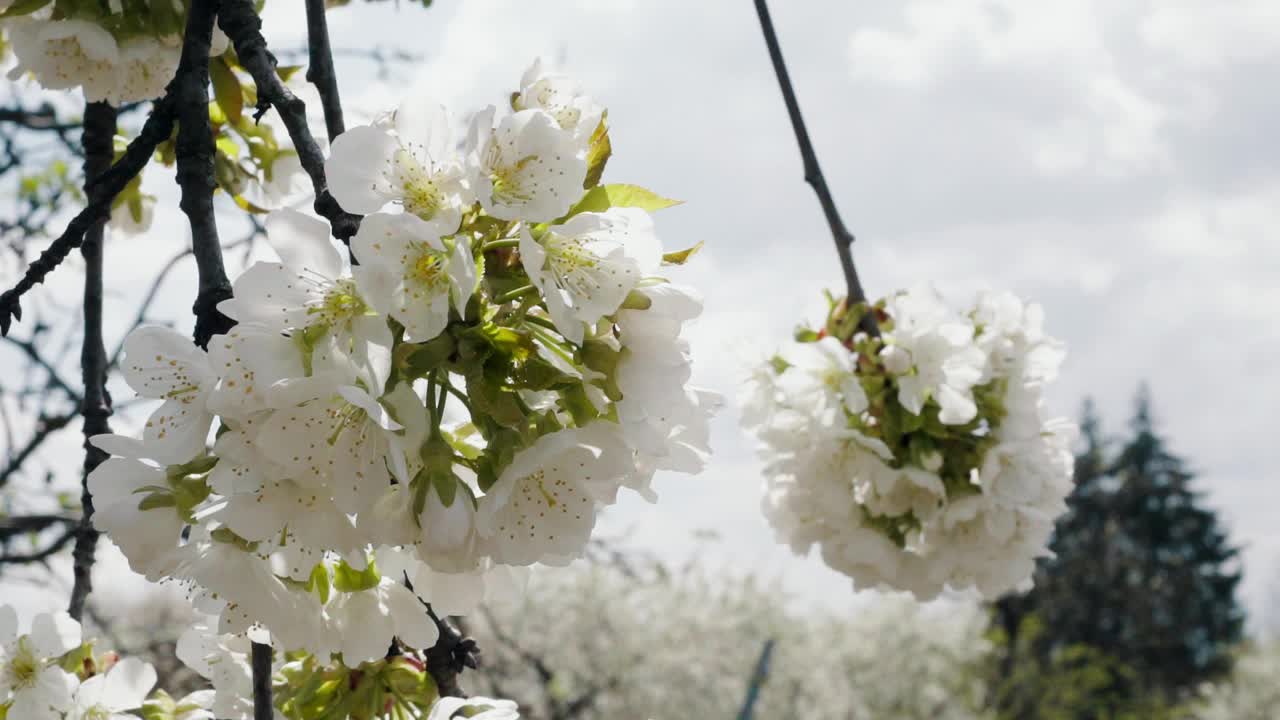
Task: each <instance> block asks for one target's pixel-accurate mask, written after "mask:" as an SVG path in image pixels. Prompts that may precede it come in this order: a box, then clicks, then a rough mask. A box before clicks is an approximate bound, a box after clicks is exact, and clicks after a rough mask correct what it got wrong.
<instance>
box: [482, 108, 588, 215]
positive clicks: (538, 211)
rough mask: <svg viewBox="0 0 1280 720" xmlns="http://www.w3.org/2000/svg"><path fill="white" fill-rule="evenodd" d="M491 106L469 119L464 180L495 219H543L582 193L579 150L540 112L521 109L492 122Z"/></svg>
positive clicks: (582, 166) (584, 168) (561, 212)
mask: <svg viewBox="0 0 1280 720" xmlns="http://www.w3.org/2000/svg"><path fill="white" fill-rule="evenodd" d="M492 122H493V109H492V108H489V109H488V110H486V111H484V112H481V113H478V114H477V116H476V118H475V119H474V120H473V124H472V129H471V133H470V138H469V142H468V150H469V153H468V154H469V182H470V184H471V189H472V190H473V191H474V192H475V193H476V197H477V199H478V200H479V201H480V205H481V206H482V207H483V208H484V209H485V212H487V213H489V214H490V215H492V216H494V217H496V218H498V219H500V220H524V221H526V222H535V223H536V222H548V221H551V220H554V219H556V218H558V217H560V216H561V215H564V214H565V213H566V212H568V210H569V207H570V206H572V205H573V203H574V202H575V201H576V200H577V199H578V198H580V197H582V183H583V180H584V179H585V178H586V175H587V161H586V154H585V152H584V149H583V148H581V147H579V145H578V143H577V141H576V140H575V139H574V136H573V133H570V132H566V131H565V130H563V129H561V127H560V124H559V123H558V122H557V121H556V119H555V118H554V117H553V116H552V115H550V114H549V113H547V112H545V111H543V110H521V111H519V112H516V113H512V114H510V115H507V116H505V117H503V118H502V119H501V120H499V121H498V125H497V127H494V126H493V125H492Z"/></svg>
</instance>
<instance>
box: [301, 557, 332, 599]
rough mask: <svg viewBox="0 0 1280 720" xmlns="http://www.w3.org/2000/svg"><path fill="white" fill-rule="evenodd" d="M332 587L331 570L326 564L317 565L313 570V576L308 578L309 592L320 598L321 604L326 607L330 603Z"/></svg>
mask: <svg viewBox="0 0 1280 720" xmlns="http://www.w3.org/2000/svg"><path fill="white" fill-rule="evenodd" d="M331 587H332V586H331V584H330V582H329V569H328V568H327V567H325V564H324V563H316V566H315V567H313V568H311V576H310V577H308V578H307V592H314V593H315V594H316V596H317V597H319V598H320V604H321V605H324V604H326V603H328V602H329V590H330V588H331Z"/></svg>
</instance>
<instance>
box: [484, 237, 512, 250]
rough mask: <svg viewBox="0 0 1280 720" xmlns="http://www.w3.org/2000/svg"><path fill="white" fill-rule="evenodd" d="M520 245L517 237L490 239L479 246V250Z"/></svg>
mask: <svg viewBox="0 0 1280 720" xmlns="http://www.w3.org/2000/svg"><path fill="white" fill-rule="evenodd" d="M519 246H520V239H519V238H504V239H502V240H490V241H489V242H487V243H485V244H484V245H481V246H480V251H481V252H489V251H490V250H500V249H502V248H513V247H519Z"/></svg>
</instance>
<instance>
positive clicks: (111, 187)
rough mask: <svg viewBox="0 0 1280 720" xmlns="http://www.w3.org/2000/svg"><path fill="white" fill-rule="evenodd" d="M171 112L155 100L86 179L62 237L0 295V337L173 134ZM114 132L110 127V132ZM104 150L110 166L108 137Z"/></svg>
mask: <svg viewBox="0 0 1280 720" xmlns="http://www.w3.org/2000/svg"><path fill="white" fill-rule="evenodd" d="M90 107H92V104H90ZM173 109H174V108H173V100H172V99H171V98H169V97H168V96H167V95H166V96H165V97H163V98H161V99H160V100H158V101H156V104H155V106H154V107H152V109H151V114H150V115H149V116H147V121H146V122H145V123H144V124H143V126H142V130H141V132H139V133H138V137H136V138H134V139H133V141H132V142H130V143H129V147H128V148H127V149H126V150H125V153H124V156H123V157H121V158H120V159H119V160H118V161H117V162H116V163H115V164H114V165H111V169H109V170H107V171H106V172H104V173H101V176H100V177H95V178H94V179H92V180H90V179H89V178H86V193H85V194H86V195H87V196H88V198H89V201H88V203H87V204H86V205H85V207H84V209H83V210H81V211H80V212H79V213H78V214H77V215H76V216H75V217H74V218H72V220H71V222H70V223H68V224H67V228H66V230H64V231H63V232H62V235H60V236H58V238H57V239H56V240H54V241H53V243H52V244H51V245H50V246H49V247H48V248H46V249H45V251H44V252H42V253H40V257H38V258H36V260H35V261H34V262H32V263H31V265H30V266H28V267H27V271H26V272H25V273H24V274H23V276H22V279H21V280H19V281H18V284H17V285H15V286H14V287H13V289H11V290H7V291H5V292H4V293H3V294H0V335H8V334H9V327H10V326H11V324H12V322H13V321H14V320H21V319H22V306H21V304H20V302H19V301H20V300H21V298H22V296H23V295H24V294H26V292H27V291H28V290H30V289H31V288H33V287H35V286H36V285H37V284H39V283H42V282H44V279H45V277H46V276H47V275H48V274H49V273H50V272H52V271H53V269H54V268H56V267H58V265H60V264H62V261H63V260H65V259H66V258H67V255H68V254H70V253H71V251H72V250H74V249H75V248H77V247H80V245H81V244H82V243H83V242H84V241H85V239H86V233H88V232H89V230H90V229H91V228H93V227H94V226H101V223H102V222H104V221H105V220H106V219H107V217H108V216H109V215H110V214H111V203H112V201H113V200H115V198H116V195H118V194H120V192H121V191H122V190H124V188H125V186H126V185H128V184H129V181H130V180H132V179H133V178H134V176H136V175H137V174H138V173H139V172H141V171H142V169H143V168H144V167H146V165H147V163H148V162H150V160H151V155H152V153H154V152H155V149H156V147H157V146H158V145H159V144H160V143H162V142H164V141H165V140H168V139H169V135H170V133H172V132H173ZM89 114H90V113H89V111H88V110H86V113H85V125H86V127H85V133H86V134H88V132H89V128H88V125H89V124H90V118H89ZM114 131H115V127H114V125H113V126H112V132H114ZM107 148H108V154H107V156H106V161H107V162H108V163H110V161H111V155H110V149H111V138H110V137H108V138H107ZM86 164H87V161H86Z"/></svg>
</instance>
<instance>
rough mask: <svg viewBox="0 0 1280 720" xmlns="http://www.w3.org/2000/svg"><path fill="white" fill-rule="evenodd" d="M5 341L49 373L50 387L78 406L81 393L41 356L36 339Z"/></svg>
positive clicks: (8, 339)
mask: <svg viewBox="0 0 1280 720" xmlns="http://www.w3.org/2000/svg"><path fill="white" fill-rule="evenodd" d="M4 341H5V342H7V343H9V344H10V345H13V346H14V347H16V348H18V349H19V350H21V351H22V352H23V354H25V355H26V356H27V358H28V359H30V360H31V362H32V363H34V364H35V365H37V366H39V367H40V368H41V369H42V370H44V371H45V372H46V373H48V375H49V386H50V387H56V388H58V389H59V390H62V391H63V392H65V393H66V394H67V397H69V398H71V400H72V401H74V402H75V403H76V404H77V405H78V404H79V403H80V392H79V391H78V390H76V389H75V388H73V387H71V384H70V383H68V382H67V381H66V380H63V379H62V376H61V375H59V374H58V369H57V368H55V367H54V366H53V363H51V362H49V361H48V360H47V359H45V358H44V357H43V356H42V355H41V354H40V350H39V349H38V348H37V347H36V343H35V339H34V338H31V339H27V340H18V339H17V338H11V337H8V336H5V338H4Z"/></svg>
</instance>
